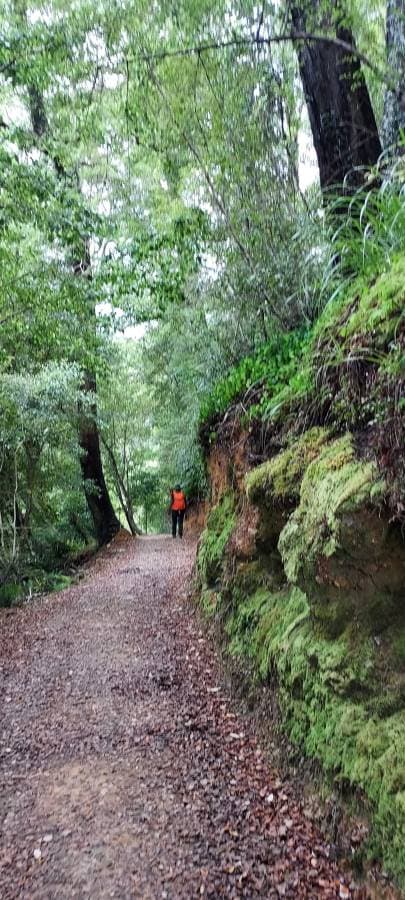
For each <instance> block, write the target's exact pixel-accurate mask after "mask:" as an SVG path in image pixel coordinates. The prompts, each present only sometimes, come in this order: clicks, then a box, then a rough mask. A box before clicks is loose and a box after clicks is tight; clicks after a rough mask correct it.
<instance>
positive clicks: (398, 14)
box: [381, 0, 405, 152]
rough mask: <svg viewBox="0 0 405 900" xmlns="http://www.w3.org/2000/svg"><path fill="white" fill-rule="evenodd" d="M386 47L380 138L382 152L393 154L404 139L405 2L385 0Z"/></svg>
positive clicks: (403, 0)
mask: <svg viewBox="0 0 405 900" xmlns="http://www.w3.org/2000/svg"><path fill="white" fill-rule="evenodd" d="M386 47H387V68H388V79H389V87H388V88H387V90H386V92H385V98H384V115H383V121H382V126H381V135H382V142H383V145H384V148H385V149H388V148H393V149H394V150H395V148H397V147H398V142H399V140H400V137H401V132H402V137H403V138H405V0H387V30H386ZM402 152H404V150H403V148H402Z"/></svg>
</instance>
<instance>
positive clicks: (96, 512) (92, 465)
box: [79, 372, 120, 545]
mask: <svg viewBox="0 0 405 900" xmlns="http://www.w3.org/2000/svg"><path fill="white" fill-rule="evenodd" d="M83 388H84V391H85V392H86V393H92V394H93V395H94V396H95V393H96V379H95V377H94V375H92V374H91V373H90V372H86V375H85V380H84V383H83ZM79 445H80V449H81V454H80V466H81V470H82V475H83V483H84V491H85V494H86V500H87V505H88V507H89V510H90V513H91V516H92V519H93V524H94V528H95V532H96V536H97V540H98V543H99V544H100V545H102V544H106V543H108V541H110V540H111V538H112V537H114V534H116V533H117V531H119V528H120V523H119V521H118V519H117V516H116V515H115V512H114V509H113V506H112V503H111V500H110V495H109V493H108V490H107V485H106V483H105V479H104V472H103V466H102V461H101V452H100V437H99V431H98V428H97V406H96V403H95V402H94V403H92V405H91V409H90V412H89V413H84V412H83V410H82V411H81V415H80V418H79Z"/></svg>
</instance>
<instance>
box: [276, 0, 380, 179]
mask: <svg viewBox="0 0 405 900" xmlns="http://www.w3.org/2000/svg"><path fill="white" fill-rule="evenodd" d="M335 11H336V3H335V2H333V3H331V4H330V5H329V11H328V14H327V16H325V15H323V14H322V12H321V8H320V0H303V2H302V3H300V4H295V5H294V6H293V7H292V9H291V20H292V26H293V29H295V30H296V31H297V32H302V31H305V30H307V25H308V19H309V18H310V20H311V26H313V24H315V26H316V28H317V30H319V29H321V30H322V31H325V32H326V31H330V28H331V23H332V15H333V13H334V12H335ZM334 27H335V32H336V38H338V39H339V40H342V41H345V42H346V43H348V44H350V45H351V46H354V38H353V35H352V33H351V31H350V30H349V29H348V28H347V27H344V26H343V25H341V26H340V25H339V24H337V25H336V24H335V26H334ZM298 62H299V69H300V74H301V79H302V84H303V88H304V94H305V100H306V104H307V108H308V115H309V121H310V124H311V130H312V136H313V141H314V146H315V151H316V155H317V158H318V165H319V176H320V182H321V189H322V191H323V192H324V193H326V192H328V191H330V189H331V188H338V189H339V190H340V191H341V190H342V185H343V184H344V185H345V187H346V188H347V189H348V190H350V189H351V188H355V187H359V186H361V185H362V184H363V183H364V177H363V173H362V171H359V168H363V167H368V166H372V165H374V164H375V163H376V162H377V160H378V158H379V156H380V154H381V144H380V139H379V136H378V130H377V124H376V121H375V116H374V112H373V108H372V105H371V100H370V96H369V92H368V89H367V85H366V82H365V79H364V75H363V73H362V70H361V65H360V61H359V59H358V58H357V57H356V56H353V55H350V54H349V53H348V52H347V51H346V50H343V49H342V48H341V47H339V46H337V45H334V44H331V43H322V42H312V43H311V41H310V40H308V41H306V42H304V43H301V44H299V45H298Z"/></svg>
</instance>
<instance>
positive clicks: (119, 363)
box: [0, 0, 404, 599]
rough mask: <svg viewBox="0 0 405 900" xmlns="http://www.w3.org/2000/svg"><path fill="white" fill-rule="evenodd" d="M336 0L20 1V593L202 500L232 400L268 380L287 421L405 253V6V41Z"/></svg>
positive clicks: (9, 574)
mask: <svg viewBox="0 0 405 900" xmlns="http://www.w3.org/2000/svg"><path fill="white" fill-rule="evenodd" d="M324 7H325V8H324V9H323V5H322V3H308V4H305V3H304V4H303V5H302V8H301V7H299V6H298V5H296V6H294V5H293V4H288V3H287V4H286V5H285V6H283V5H281V6H280V5H278V4H272V3H269V4H264V5H263V7H260V8H259V7H256V5H255V4H251V5H250V4H249V3H246V2H244V3H241V4H238V3H227V2H225V3H218V2H208V0H207V2H195V3H193V2H190V0H188V2H185V3H184V4H181V3H179V4H176V8H175V9H174V7H173V4H171V3H159V4H156V6H154V7H153V9H149V7H148V4H143V3H138V2H134V3H131V2H128V3H125V4H121V3H119V2H106V3H100V4H98V6H97V9H95V7H94V5H93V4H91V3H86V2H83V3H81V2H80V3H79V2H77V3H74V4H71V3H66V4H64V3H63V2H55V3H52V4H51V5H46V4H42V3H38V4H35V3H33V4H30V3H26V2H23V0H21V2H20V0H15V2H13V3H5V4H4V5H3V11H2V21H1V35H2V39H1V59H0V63H1V68H0V78H1V82H0V85H1V122H0V124H1V128H0V137H1V154H2V164H1V176H0V177H1V201H2V202H1V207H2V213H1V216H2V225H1V276H0V277H1V280H2V281H1V290H0V296H1V373H0V379H1V380H0V390H1V409H2V416H1V426H0V442H1V469H0V496H1V520H0V531H1V535H0V546H1V549H0V553H1V587H0V591H1V593H2V596H3V597H4V598H5V599H6V598H7V597H10V598H12V597H13V595H14V593H15V592H17V593H18V592H20V590H22V591H23V592H27V591H28V592H29V591H31V592H35V591H36V590H39V589H40V588H41V587H42V586H43V585H44V584H48V582H49V584H50V583H51V582H52V578H53V574H52V573H55V572H56V571H58V569H61V568H63V564H64V561H65V560H66V559H67V558H68V557H71V556H72V555H73V556H74V554H75V553H77V552H79V550H80V549H81V548H82V547H83V546H87V545H88V544H89V543H91V542H92V541H93V540H96V541H97V542H98V543H103V542H105V541H106V540H108V539H109V538H110V537H111V536H112V534H114V532H115V531H116V530H117V528H118V527H119V524H120V523H121V524H122V525H123V526H124V527H125V528H129V529H130V530H131V532H132V533H136V531H137V530H138V529H140V530H145V528H147V529H148V528H152V529H155V530H156V529H157V530H160V529H161V528H164V527H165V509H166V507H167V499H168V498H167V495H168V488H169V487H170V485H171V484H172V483H173V482H174V481H175V480H177V481H180V482H181V483H182V484H183V485H184V487H185V490H186V492H187V494H188V495H189V496H190V497H192V498H195V499H199V498H202V497H204V496H205V494H206V492H207V479H206V472H205V467H204V460H203V457H202V454H201V448H200V442H199V429H200V428H201V425H202V424H203V423H204V421H205V420H206V419H208V418H209V416H210V415H211V413H212V411H214V410H218V409H220V408H222V409H225V408H226V406H227V404H229V403H230V402H231V400H232V399H233V397H234V396H236V395H240V394H241V393H243V392H244V391H246V390H247V389H248V388H252V390H253V391H256V386H260V385H264V390H263V391H260V390H257V395H258V397H257V402H255V408H260V412H259V416H262V415H263V416H264V417H265V418H266V417H267V415H268V412H267V405H268V401H267V399H266V398H267V397H268V395H269V390H268V387H269V386H270V385H271V392H272V393H274V388H275V387H276V386H277V383H278V382H280V384H281V383H282V382H283V380H285V377H286V372H287V370H288V368H289V367H290V368H291V369H292V368H293V366H294V360H295V359H299V358H300V354H301V350H302V346H303V345H304V344H305V342H306V341H307V339H308V336H309V334H310V333H311V329H313V327H314V324H315V323H316V321H317V318H318V317H319V315H320V314H321V312H322V311H323V309H325V307H326V306H327V305H328V304H329V303H331V302H332V301H333V302H337V297H338V296H340V295H341V294H342V291H344V290H345V288H346V286H347V284H348V283H350V281H351V280H352V279H354V277H355V276H356V275H357V274H359V275H360V274H361V275H362V276H363V277H368V278H370V279H372V278H373V276H374V275H375V274H376V273H378V272H380V271H383V270H385V269H386V268H387V266H388V265H389V263H390V261H391V259H392V258H393V255H394V254H396V253H399V252H400V251H401V248H402V246H403V244H402V242H403V228H404V219H403V206H402V201H403V197H402V181H403V177H402V176H403V168H402V162H401V154H400V151H399V148H400V141H401V138H400V135H401V127H402V126H403V115H404V110H403V88H402V80H401V79H402V74H403V68H402V70H401V65H402V66H403V23H401V9H402V4H401V3H397V4H395V3H391V4H389V15H390V16H391V19H390V18H389V20H388V24H390V22H391V28H390V29H389V31H388V33H387V34H388V45H387V46H388V56H387V51H386V36H385V15H386V10H385V8H384V3H382V2H381V3H377V2H376V3H374V4H372V5H370V3H365V4H362V2H353V3H350V2H349V3H347V4H341V3H336V4H335V3H333V4H324ZM343 7H344V8H343ZM395 21H396V22H397V24H395ZM398 22H399V24H400V26H401V27H398ZM392 23H394V24H392ZM304 32H305V33H308V34H309V33H312V32H314V33H315V32H316V33H319V34H318V37H320V38H322V39H321V40H319V41H318V42H315V43H312V44H311V45H308V44H306V43H305V42H304V41H303V40H300V39H299V37H298V35H299V34H300V33H304ZM295 35H297V36H295ZM322 36H323V37H322ZM345 44H347V45H350V46H351V47H353V48H355V49H354V50H353V54H352V56H350V55H349V56H348V49H347V48H346V47H345ZM308 46H309V47H310V49H308ZM336 65H340V66H343V67H346V69H347V79H348V77H349V74H350V76H351V75H352V76H353V78H354V79H355V87H353V88H352V87H349V85H348V84H347V91H346V90H345V91H344V92H341V96H338V94H337V92H336V84H337V81H336V79H337V69H336ZM324 69H325V75H322V88H321V81H320V80H319V79H318V83H319V87H320V90H318V92H317V93H316V92H314V93H313V95H312V94H311V96H312V100H311V103H312V104H313V108H312V107H311V104H310V105H309V106H307V105H306V103H305V92H306V91H307V93H309V91H310V90H311V87H310V82H311V78H315V79H316V78H317V72H319V73H321V72H323V70H324ZM300 70H301V74H300ZM345 77H346V76H345ZM345 87H346V85H345ZM401 90H402V94H401ZM344 93H346V96H344ZM328 94H330V96H331V97H333V104H335V106H336V108H335V109H332V113H331V116H332V119H331V121H330V122H328V123H327V124H326V125H325V121H326V120H325V115H324V113H323V111H322V106H321V105H322V102H323V96H324V95H328ZM328 102H329V101H328ZM339 107H341V108H339ZM343 110H344V112H343ZM346 113H347V115H348V116H349V117H350V122H349V121H348V122H344V124H343V126H339V124H338V121H337V119H336V118H335V119H334V118H333V117H334V116H335V117H339V116H343V115H344V114H346ZM357 119H358V121H357ZM310 122H311V125H312V127H313V128H314V129H315V132H317V137H316V138H315V144H314V142H313V139H312V133H311V127H310ZM377 124H378V127H377ZM361 128H364V129H367V140H366V141H364V140H363V138H362V139H361V140H360V141H359V140H357V138H356V137H355V136H354V137H353V134H354V132H353V129H354V131H356V129H361ZM339 129H340V131H339ZM356 133H357V132H356ZM379 135H380V136H379ZM351 144H352V145H351ZM314 146H315V149H316V153H315V152H314V150H313V147H314ZM317 160H319V166H320V181H319V177H318V162H317ZM353 173H354V174H353ZM369 188H372V190H369ZM349 198H350V202H349ZM259 394H260V397H259ZM46 573H49V578H48V575H46Z"/></svg>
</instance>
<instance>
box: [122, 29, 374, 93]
mask: <svg viewBox="0 0 405 900" xmlns="http://www.w3.org/2000/svg"><path fill="white" fill-rule="evenodd" d="M288 41H293V42H298V41H306V42H308V43H323V44H331V45H333V46H335V47H339V48H340V49H341V50H344V51H345V52H346V53H350V55H351V56H355V57H356V58H357V59H359V60H360V62H363V63H364V65H365V66H368V68H369V69H371V71H372V72H374V74H375V75H378V77H379V78H381V79H382V80H383V81H386V76H385V75H384V73H383V72H381V70H380V69H379V68H378V67H377V66H375V65H374V63H372V62H371V60H370V59H369V58H368V56H366V55H365V53H362V52H361V51H360V50H358V49H357V47H354V46H353V44H349V43H348V42H347V41H342V40H341V39H340V38H337V37H329V36H328V35H325V34H314V33H313V32H310V31H297V30H295V29H294V30H292V31H289V32H286V33H285V34H273V35H272V36H271V37H261V35H260V34H256V35H255V36H251V37H245V38H232V40H229V41H212V42H210V43H206V44H198V45H196V46H193V47H180V48H179V49H177V50H158V51H157V52H156V53H142V54H140V55H139V56H137V57H133V58H132V59H133V61H135V59H140V60H141V61H143V62H153V61H155V62H156V61H160V60H164V59H170V58H172V57H185V56H186V57H187V56H195V55H199V54H200V53H207V52H209V51H210V50H227V49H229V48H231V47H249V46H252V45H256V46H270V45H271V44H281V43H285V42H288Z"/></svg>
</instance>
